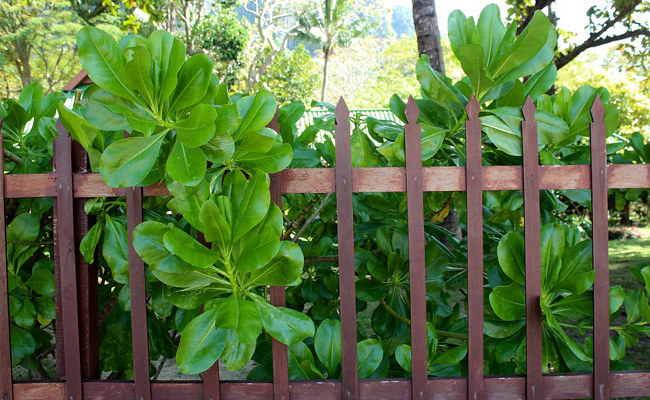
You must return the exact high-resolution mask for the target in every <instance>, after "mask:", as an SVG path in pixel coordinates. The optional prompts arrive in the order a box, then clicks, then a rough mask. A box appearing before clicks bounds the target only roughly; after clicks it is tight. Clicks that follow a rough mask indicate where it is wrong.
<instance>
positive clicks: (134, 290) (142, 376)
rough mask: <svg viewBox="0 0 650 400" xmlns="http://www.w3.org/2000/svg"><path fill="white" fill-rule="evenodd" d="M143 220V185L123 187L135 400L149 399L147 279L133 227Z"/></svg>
mask: <svg viewBox="0 0 650 400" xmlns="http://www.w3.org/2000/svg"><path fill="white" fill-rule="evenodd" d="M141 222H142V188H140V187H131V188H128V189H127V190H126V229H127V232H128V240H129V287H130V291H131V331H132V335H133V337H132V339H133V377H134V378H135V398H136V400H151V386H150V380H149V333H148V330H147V297H146V296H147V282H146V276H145V271H144V261H143V260H142V258H140V256H139V255H138V253H136V251H135V248H134V247H133V230H134V229H135V228H136V227H137V226H138V225H139V224H140V223H141Z"/></svg>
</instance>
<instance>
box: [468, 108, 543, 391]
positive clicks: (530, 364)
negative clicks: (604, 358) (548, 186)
mask: <svg viewBox="0 0 650 400" xmlns="http://www.w3.org/2000/svg"><path fill="white" fill-rule="evenodd" d="M523 113H524V121H523V123H522V126H521V130H522V135H521V136H522V145H523V153H524V156H523V160H524V165H523V176H524V182H523V184H524V237H525V243H526V251H525V252H526V398H527V399H528V400H537V399H542V398H544V386H543V385H542V310H541V308H540V305H539V301H540V299H541V297H542V269H541V259H540V209H539V182H540V181H539V152H538V147H537V122H535V106H534V104H533V101H532V99H531V98H530V96H528V98H527V99H526V102H525V103H524V108H523ZM468 207H469V206H468Z"/></svg>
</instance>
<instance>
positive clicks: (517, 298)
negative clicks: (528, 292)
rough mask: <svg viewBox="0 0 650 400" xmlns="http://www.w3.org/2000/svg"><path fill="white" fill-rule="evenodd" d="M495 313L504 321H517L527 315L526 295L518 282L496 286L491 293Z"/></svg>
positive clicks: (491, 303) (491, 302)
mask: <svg viewBox="0 0 650 400" xmlns="http://www.w3.org/2000/svg"><path fill="white" fill-rule="evenodd" d="M490 305H491V306H492V309H493V310H494V313H495V314H496V315H497V316H498V317H499V318H501V319H502V320H504V321H516V320H518V319H521V318H523V317H524V316H525V315H526V297H525V296H524V294H523V293H522V291H521V287H520V286H519V284H518V283H516V282H515V283H512V284H511V285H508V286H499V287H496V288H495V289H494V290H493V291H492V293H490Z"/></svg>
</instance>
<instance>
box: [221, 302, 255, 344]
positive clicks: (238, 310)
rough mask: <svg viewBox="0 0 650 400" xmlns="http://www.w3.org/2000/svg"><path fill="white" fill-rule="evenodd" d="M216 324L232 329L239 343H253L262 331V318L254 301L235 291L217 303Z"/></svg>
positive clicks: (222, 327)
mask: <svg viewBox="0 0 650 400" xmlns="http://www.w3.org/2000/svg"><path fill="white" fill-rule="evenodd" d="M216 326H217V328H219V329H231V330H234V331H235V332H236V333H237V339H238V340H239V342H241V343H253V342H254V341H255V340H256V339H257V337H258V336H259V335H260V333H262V319H261V318H260V313H259V311H258V310H257V307H256V306H255V303H253V302H252V301H250V300H245V299H243V298H241V296H239V295H238V294H236V293H235V294H232V295H231V296H230V297H228V299H226V300H225V301H223V302H222V303H221V304H220V305H219V312H218V314H217V325H216Z"/></svg>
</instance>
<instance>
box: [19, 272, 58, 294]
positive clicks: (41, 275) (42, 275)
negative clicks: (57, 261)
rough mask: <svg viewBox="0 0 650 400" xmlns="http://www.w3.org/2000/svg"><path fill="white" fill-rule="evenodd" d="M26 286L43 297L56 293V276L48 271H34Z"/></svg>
mask: <svg viewBox="0 0 650 400" xmlns="http://www.w3.org/2000/svg"><path fill="white" fill-rule="evenodd" d="M25 284H26V285H27V286H29V287H30V288H31V289H32V290H33V291H35V292H36V293H38V294H40V295H41V296H46V295H48V294H52V293H54V275H53V274H52V273H51V272H50V271H48V270H46V269H39V270H36V271H34V272H33V273H32V276H30V277H29V279H27V282H25Z"/></svg>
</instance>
